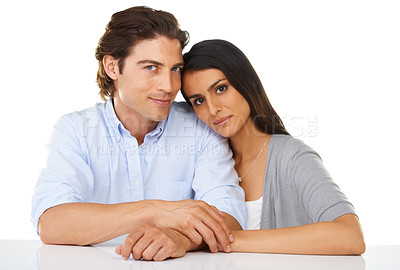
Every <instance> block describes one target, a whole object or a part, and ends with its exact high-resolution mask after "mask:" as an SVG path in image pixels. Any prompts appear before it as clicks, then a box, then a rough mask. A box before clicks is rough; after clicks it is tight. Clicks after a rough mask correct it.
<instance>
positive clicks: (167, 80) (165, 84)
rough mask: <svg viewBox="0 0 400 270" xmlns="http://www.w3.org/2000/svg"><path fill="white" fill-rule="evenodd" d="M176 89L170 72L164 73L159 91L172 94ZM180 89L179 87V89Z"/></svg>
mask: <svg viewBox="0 0 400 270" xmlns="http://www.w3.org/2000/svg"><path fill="white" fill-rule="evenodd" d="M173 88H174V81H173V78H172V74H171V73H170V72H163V74H161V75H160V77H159V80H158V88H157V89H158V90H160V91H164V92H167V93H171V92H172V91H173ZM178 88H179V87H178Z"/></svg>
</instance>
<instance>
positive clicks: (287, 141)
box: [269, 134, 319, 161]
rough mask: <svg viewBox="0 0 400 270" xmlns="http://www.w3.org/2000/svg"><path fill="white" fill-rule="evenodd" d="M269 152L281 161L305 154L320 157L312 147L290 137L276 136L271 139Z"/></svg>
mask: <svg viewBox="0 0 400 270" xmlns="http://www.w3.org/2000/svg"><path fill="white" fill-rule="evenodd" d="M269 151H270V153H271V156H275V157H277V158H279V159H280V160H286V161H287V160H288V159H293V158H295V157H299V156H302V155H303V154H313V155H317V156H319V155H318V153H317V152H315V151H314V150H313V149H312V148H311V147H310V146H308V145H307V144H305V143H304V142H303V141H302V140H300V139H297V138H294V137H292V136H290V135H283V134H274V135H273V136H272V138H271V142H270V146H269Z"/></svg>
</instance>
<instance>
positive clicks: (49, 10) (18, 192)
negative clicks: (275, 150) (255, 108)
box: [0, 0, 400, 244]
mask: <svg viewBox="0 0 400 270" xmlns="http://www.w3.org/2000/svg"><path fill="white" fill-rule="evenodd" d="M191 2H192V1H171V0H169V1H168V0H167V1H82V0H81V1H75V0H73V1H17V0H16V1H8V3H7V4H3V2H2V4H0V5H1V6H0V27H1V41H0V49H1V50H0V53H1V54H0V59H1V60H0V61H1V62H0V63H1V64H0V72H1V73H0V74H1V84H0V85H1V86H0V89H1V93H2V97H3V98H2V101H1V106H0V110H1V111H0V115H1V132H0V136H1V137H0V142H1V157H2V159H1V163H0V164H1V165H0V166H1V176H0V179H1V180H0V181H1V184H0V239H38V237H37V235H36V232H35V230H34V228H33V226H32V224H31V223H30V207H31V205H30V200H31V196H32V193H33V188H34V185H35V182H36V180H37V177H38V175H39V172H40V169H41V168H42V167H43V166H44V164H45V159H46V148H45V145H46V143H47V142H48V140H49V136H50V132H51V129H52V126H53V124H54V123H55V122H56V120H57V119H58V118H59V117H60V116H61V115H62V114H64V113H68V112H71V111H74V110H81V109H84V108H87V107H90V106H93V105H94V104H95V103H96V102H100V101H101V100H100V97H99V96H98V94H97V93H98V88H97V86H96V84H95V78H96V71H97V61H96V60H95V58H94V50H95V48H96V45H97V42H98V40H99V38H100V36H101V35H102V34H103V32H104V28H105V26H106V24H107V23H108V21H109V19H110V17H111V15H112V14H113V13H114V12H117V11H120V10H122V9H125V8H128V7H131V6H134V5H143V4H144V5H148V6H150V7H153V8H156V9H162V10H166V11H169V12H172V13H173V14H175V16H176V17H177V19H178V20H179V22H180V24H181V27H182V29H185V30H188V31H189V32H190V35H191V41H190V43H189V45H188V47H187V48H186V49H185V51H187V50H188V49H189V48H190V47H191V46H192V45H193V44H194V43H196V42H198V41H200V40H203V39H211V38H220V39H226V40H229V41H231V42H232V43H234V44H236V45H237V46H238V47H239V48H241V49H242V50H243V52H244V53H245V54H246V55H247V56H248V58H249V59H250V61H251V62H252V63H253V65H254V67H255V69H256V70H257V72H258V74H259V76H260V78H261V80H262V82H263V84H264V87H265V89H266V92H267V95H268V96H269V98H270V100H271V102H272V104H273V106H274V107H275V109H276V110H277V112H278V113H279V114H280V115H281V116H282V118H283V120H284V122H285V124H286V126H287V128H288V130H289V131H290V132H291V133H292V135H294V136H295V137H298V138H300V139H302V140H304V141H305V142H306V143H307V144H309V145H310V146H312V147H313V148H314V149H315V150H317V151H318V152H319V153H320V155H321V156H322V158H323V160H324V163H325V165H326V167H327V168H328V170H329V171H330V173H331V175H332V176H333V178H334V180H335V181H336V182H337V183H338V184H339V186H340V187H341V189H342V190H343V191H344V192H345V193H346V195H347V196H348V197H349V199H350V201H351V202H352V203H353V204H354V206H355V207H356V211H357V213H358V215H359V217H360V220H361V222H362V225H363V229H364V233H365V238H366V242H367V244H400V233H399V228H400V218H399V210H398V208H399V206H400V199H399V197H400V196H399V188H400V177H399V175H400V174H399V167H400V166H399V165H400V164H399V151H400V143H399V139H398V135H399V131H400V128H399V116H400V109H399V106H398V103H399V98H398V94H397V93H398V92H399V91H400V49H399V48H400V16H399V14H400V4H399V1H387V0H379V1H368V0H364V1H355V0H336V1H321V0H315V1H309V0H307V1H299V0H293V1H250V0H249V1H232V0H231V1H216V0H213V1H204V0H203V1H193V3H191ZM189 3H190V4H189ZM178 99H181V97H178Z"/></svg>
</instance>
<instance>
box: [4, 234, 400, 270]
mask: <svg viewBox="0 0 400 270" xmlns="http://www.w3.org/2000/svg"><path fill="white" fill-rule="evenodd" d="M116 246H117V244H115V243H113V242H110V243H105V244H101V245H97V246H89V247H77V246H52V245H43V244H42V243H41V242H40V241H35V240H0V269H1V270H3V269H4V270H6V269H10V270H12V269H21V270H22V269H39V270H58V269H60V270H63V269H65V270H67V269H68V270H81V269H82V270H83V269H96V270H103V269H104V270H113V269H119V270H124V269H135V270H140V269H152V270H158V269H173V270H179V269H185V270H186V269H190V270H197V269H198V270H200V269H207V270H212V269H230V270H231V269H240V270H242V269H283V270H286V269H287V270H289V269H290V270H293V269H298V270H302V269H307V270H313V269H315V270H317V269H318V270H350V269H351V270H365V269H367V270H378V269H379V270H400V245H396V246H367V251H366V252H365V253H364V254H363V255H362V256H310V255H283V254H255V253H230V254H225V253H217V254H212V253H209V252H205V251H196V252H189V253H187V254H186V255H185V256H184V257H183V258H177V259H169V260H166V261H163V262H147V261H135V260H133V259H129V260H128V261H124V260H122V259H121V258H120V257H119V256H118V255H116V254H114V249H115V247H116Z"/></svg>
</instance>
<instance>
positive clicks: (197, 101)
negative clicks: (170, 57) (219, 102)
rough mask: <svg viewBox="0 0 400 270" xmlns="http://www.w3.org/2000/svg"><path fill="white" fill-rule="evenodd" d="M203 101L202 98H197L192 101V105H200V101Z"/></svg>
mask: <svg viewBox="0 0 400 270" xmlns="http://www.w3.org/2000/svg"><path fill="white" fill-rule="evenodd" d="M203 102H204V99H203V98H198V99H196V100H195V101H194V102H193V103H194V105H196V106H198V105H201V103H203Z"/></svg>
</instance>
